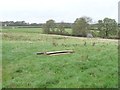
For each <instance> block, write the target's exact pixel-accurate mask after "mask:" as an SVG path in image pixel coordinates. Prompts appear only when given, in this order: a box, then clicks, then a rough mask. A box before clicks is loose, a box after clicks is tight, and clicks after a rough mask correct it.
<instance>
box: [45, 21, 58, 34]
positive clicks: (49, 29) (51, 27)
mask: <svg viewBox="0 0 120 90" xmlns="http://www.w3.org/2000/svg"><path fill="white" fill-rule="evenodd" d="M55 27H56V25H55V21H54V20H52V19H50V20H48V21H46V23H45V24H44V25H43V33H46V34H49V33H54V31H55Z"/></svg>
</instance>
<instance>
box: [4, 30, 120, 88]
mask: <svg viewBox="0 0 120 90" xmlns="http://www.w3.org/2000/svg"><path fill="white" fill-rule="evenodd" d="M105 40H106V39H96V38H92V39H90V38H82V37H70V36H61V35H45V34H39V33H29V32H28V33H17V32H16V33H15V32H11V33H6V35H5V36H4V37H3V87H5V88H7V87H8V88H13V87H14V88H41V87H44V88H66V87H67V88H116V87H118V52H117V40H106V41H105ZM85 41H86V42H87V45H86V46H84V43H85ZM91 42H92V43H93V42H96V43H97V44H96V45H95V46H92V43H91ZM66 49H68V50H69V49H70V50H75V53H73V54H68V55H61V56H45V55H40V56H38V55H36V54H34V53H35V52H38V51H41V52H42V51H53V50H55V51H57V50H66Z"/></svg>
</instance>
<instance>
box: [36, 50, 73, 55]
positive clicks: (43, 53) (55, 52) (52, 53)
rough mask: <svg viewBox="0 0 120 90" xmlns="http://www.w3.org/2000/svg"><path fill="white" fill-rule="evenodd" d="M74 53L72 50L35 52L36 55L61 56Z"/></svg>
mask: <svg viewBox="0 0 120 90" xmlns="http://www.w3.org/2000/svg"><path fill="white" fill-rule="evenodd" d="M71 53H74V51H73V50H62V51H51V52H37V53H36V54H37V55H50V56H52V55H62V54H71Z"/></svg>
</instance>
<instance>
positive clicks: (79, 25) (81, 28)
mask: <svg viewBox="0 0 120 90" xmlns="http://www.w3.org/2000/svg"><path fill="white" fill-rule="evenodd" d="M91 20H92V19H91V18H89V17H81V18H77V19H76V20H75V22H74V24H73V29H72V34H73V35H75V36H86V33H87V31H88V27H89V22H91Z"/></svg>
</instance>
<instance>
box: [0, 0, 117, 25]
mask: <svg viewBox="0 0 120 90" xmlns="http://www.w3.org/2000/svg"><path fill="white" fill-rule="evenodd" d="M118 1H119V0H0V21H22V20H24V21H26V22H30V23H32V22H35V23H44V22H46V21H47V20H49V19H54V20H55V21H56V22H61V21H64V22H74V21H75V19H76V18H79V17H81V16H89V17H91V18H92V19H93V22H95V21H97V20H99V19H103V18H104V17H109V18H113V19H116V21H117V20H118Z"/></svg>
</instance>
